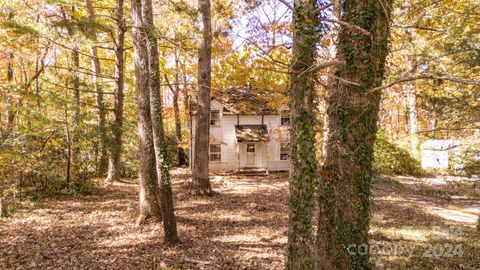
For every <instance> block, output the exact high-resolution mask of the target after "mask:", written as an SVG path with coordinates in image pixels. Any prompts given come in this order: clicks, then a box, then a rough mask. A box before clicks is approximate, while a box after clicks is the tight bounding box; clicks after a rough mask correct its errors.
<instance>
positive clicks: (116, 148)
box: [107, 0, 126, 183]
mask: <svg viewBox="0 0 480 270" xmlns="http://www.w3.org/2000/svg"><path fill="white" fill-rule="evenodd" d="M116 1H117V7H116V10H115V24H116V39H115V89H114V97H115V101H114V105H113V113H114V123H113V128H112V129H113V140H112V143H111V145H110V147H109V149H110V158H109V162H108V176H107V181H108V182H110V183H112V182H115V181H119V180H120V170H121V155H122V135H123V89H124V86H125V85H124V79H125V78H124V61H123V56H124V46H125V45H124V44H125V31H126V29H125V18H124V13H123V3H124V2H123V0H116Z"/></svg>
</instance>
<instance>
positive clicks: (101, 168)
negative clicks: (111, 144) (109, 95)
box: [87, 0, 108, 176]
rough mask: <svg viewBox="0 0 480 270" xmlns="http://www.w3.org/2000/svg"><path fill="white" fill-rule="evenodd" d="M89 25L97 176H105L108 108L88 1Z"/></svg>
mask: <svg viewBox="0 0 480 270" xmlns="http://www.w3.org/2000/svg"><path fill="white" fill-rule="evenodd" d="M87 11H88V23H89V25H90V29H91V31H90V33H89V36H90V39H91V40H92V42H93V43H94V45H92V46H91V47H90V57H91V62H92V80H93V86H94V87H93V89H94V91H95V98H96V99H95V100H96V103H97V125H98V142H99V143H98V163H97V176H104V175H105V174H106V173H107V169H108V155H107V145H108V138H107V127H106V108H105V103H104V100H103V99H104V98H103V87H102V86H101V83H100V81H99V80H100V77H99V76H100V74H101V69H100V59H99V58H98V48H97V45H96V44H95V43H96V42H97V31H96V27H97V25H96V16H95V11H94V7H93V4H92V0H87Z"/></svg>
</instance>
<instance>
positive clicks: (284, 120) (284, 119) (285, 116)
mask: <svg viewBox="0 0 480 270" xmlns="http://www.w3.org/2000/svg"><path fill="white" fill-rule="evenodd" d="M280 124H281V125H282V126H290V112H289V111H283V112H282V116H281V118H280Z"/></svg>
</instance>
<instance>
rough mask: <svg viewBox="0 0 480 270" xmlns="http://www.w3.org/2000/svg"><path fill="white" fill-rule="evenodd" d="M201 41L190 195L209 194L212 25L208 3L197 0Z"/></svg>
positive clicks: (210, 189) (210, 191)
mask: <svg viewBox="0 0 480 270" xmlns="http://www.w3.org/2000/svg"><path fill="white" fill-rule="evenodd" d="M198 9H199V10H198V11H199V16H200V21H201V23H200V28H201V33H202V39H201V40H200V44H199V48H198V93H197V108H196V121H195V145H194V159H193V181H192V186H191V189H192V193H193V194H198V195H211V194H212V188H211V185H210V180H209V178H208V173H209V168H208V162H209V159H208V152H209V143H210V90H211V78H212V25H211V17H210V0H198Z"/></svg>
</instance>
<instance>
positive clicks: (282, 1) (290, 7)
mask: <svg viewBox="0 0 480 270" xmlns="http://www.w3.org/2000/svg"><path fill="white" fill-rule="evenodd" d="M278 1H279V2H280V3H282V4H284V5H285V6H286V7H287V8H288V9H290V10H291V11H293V10H294V8H293V6H292V5H290V3H288V2H287V0H278Z"/></svg>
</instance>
